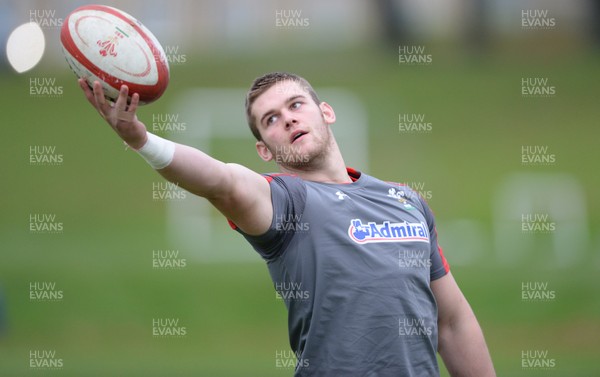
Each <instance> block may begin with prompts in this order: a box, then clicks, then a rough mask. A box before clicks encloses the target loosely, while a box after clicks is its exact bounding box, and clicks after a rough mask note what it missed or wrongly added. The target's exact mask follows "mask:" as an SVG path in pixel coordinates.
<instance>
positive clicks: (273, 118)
mask: <svg viewBox="0 0 600 377" xmlns="http://www.w3.org/2000/svg"><path fill="white" fill-rule="evenodd" d="M275 122H277V115H271V116H270V117H268V118H267V121H266V123H267V126H269V125H271V124H273V123H275Z"/></svg>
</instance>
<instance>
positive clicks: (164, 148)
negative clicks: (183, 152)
mask: <svg viewBox="0 0 600 377" xmlns="http://www.w3.org/2000/svg"><path fill="white" fill-rule="evenodd" d="M147 135H148V141H146V144H144V146H143V147H141V148H140V149H138V150H137V152H138V153H139V154H140V156H142V157H143V158H144V160H146V162H147V163H149V164H150V166H152V168H153V169H162V168H164V167H167V166H168V165H169V164H170V163H171V161H173V155H175V143H173V142H172V141H170V140H166V139H163V138H162V137H160V136H156V135H154V134H152V133H150V132H148V133H147Z"/></svg>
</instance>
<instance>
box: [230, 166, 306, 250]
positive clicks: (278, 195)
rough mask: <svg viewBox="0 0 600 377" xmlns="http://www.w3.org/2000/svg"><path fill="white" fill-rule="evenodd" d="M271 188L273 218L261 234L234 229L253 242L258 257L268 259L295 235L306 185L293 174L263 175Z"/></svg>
mask: <svg viewBox="0 0 600 377" xmlns="http://www.w3.org/2000/svg"><path fill="white" fill-rule="evenodd" d="M265 178H266V179H267V180H268V181H269V185H270V188H271V203H272V204H273V220H272V221H271V226H270V227H269V229H268V230H267V231H266V232H265V233H264V234H262V235H259V236H252V235H249V234H246V233H244V232H243V231H242V230H241V229H239V228H236V230H237V231H238V232H239V233H240V234H241V235H242V236H244V238H245V239H246V240H247V241H248V242H249V243H250V245H252V247H253V248H254V250H256V252H257V253H258V254H260V256H261V257H263V258H264V259H266V260H267V261H269V260H274V259H276V258H278V257H279V256H280V255H281V254H282V253H283V252H284V251H285V249H286V248H287V246H288V245H289V244H290V242H291V241H292V239H293V237H294V235H295V231H294V230H295V229H297V227H296V226H295V225H296V224H298V223H299V222H300V220H301V218H302V213H303V212H304V207H305V205H306V185H305V183H304V181H302V179H300V178H298V177H296V176H293V175H284V174H273V175H265Z"/></svg>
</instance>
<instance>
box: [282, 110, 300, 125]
mask: <svg viewBox="0 0 600 377" xmlns="http://www.w3.org/2000/svg"><path fill="white" fill-rule="evenodd" d="M283 117H284V118H283V119H284V121H285V128H290V127H292V125H296V124H297V123H298V119H296V116H295V115H294V114H293V113H291V112H289V111H286V112H284V113H283Z"/></svg>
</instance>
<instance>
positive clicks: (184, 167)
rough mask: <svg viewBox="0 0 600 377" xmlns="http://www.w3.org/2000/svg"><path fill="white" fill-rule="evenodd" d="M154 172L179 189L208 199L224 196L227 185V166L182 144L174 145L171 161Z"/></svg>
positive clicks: (228, 175)
mask: <svg viewBox="0 0 600 377" xmlns="http://www.w3.org/2000/svg"><path fill="white" fill-rule="evenodd" d="M156 171H157V172H158V173H159V174H160V175H162V176H163V177H164V178H165V179H167V180H169V181H171V182H173V183H176V184H177V185H178V186H179V187H181V188H183V189H185V190H187V191H189V192H191V193H193V194H196V195H198V196H202V197H204V198H209V199H210V198H214V197H216V196H218V195H219V194H224V193H225V191H226V189H227V186H228V185H229V183H228V182H229V178H230V174H229V173H230V169H228V168H227V164H225V163H223V162H221V161H219V160H216V159H214V158H212V157H210V156H209V155H207V154H206V153H204V152H201V151H199V150H198V149H195V148H192V147H189V146H187V145H183V144H177V143H175V151H174V154H173V159H172V161H171V162H170V163H169V164H168V165H167V166H166V167H164V168H162V169H157V170H156Z"/></svg>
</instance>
